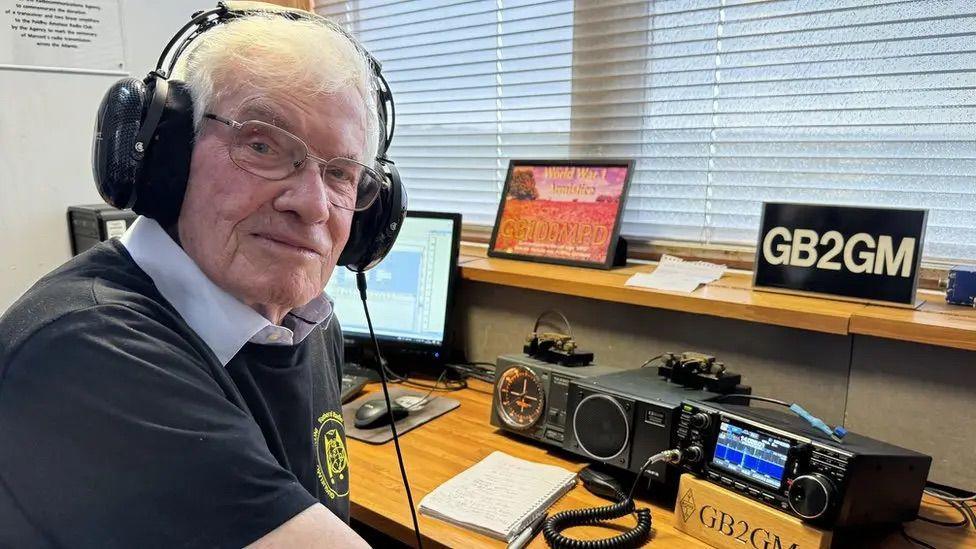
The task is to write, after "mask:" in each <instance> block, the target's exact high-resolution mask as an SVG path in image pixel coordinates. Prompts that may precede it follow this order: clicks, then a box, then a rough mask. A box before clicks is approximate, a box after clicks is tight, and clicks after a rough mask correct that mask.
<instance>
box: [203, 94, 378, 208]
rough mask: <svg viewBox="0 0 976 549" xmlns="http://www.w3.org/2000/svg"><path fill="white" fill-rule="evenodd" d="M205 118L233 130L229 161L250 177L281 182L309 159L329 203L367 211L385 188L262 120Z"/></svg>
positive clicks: (372, 173) (358, 168)
mask: <svg viewBox="0 0 976 549" xmlns="http://www.w3.org/2000/svg"><path fill="white" fill-rule="evenodd" d="M203 116H204V118H209V119H210V120H215V121H217V122H220V123H222V124H226V125H227V126H229V127H230V128H232V129H233V130H234V141H233V143H232V144H231V147H230V159H231V160H233V161H234V164H237V166H238V167H239V168H240V169H242V170H244V171H246V172H248V173H251V174H254V175H256V176H259V177H263V178H265V179H270V180H272V181H280V180H282V179H285V178H286V177H288V176H290V175H292V174H293V173H295V172H296V171H298V170H299V169H301V168H302V166H304V165H305V162H306V161H308V160H309V159H311V160H313V161H315V162H317V163H318V164H319V166H320V170H321V176H322V181H324V182H325V184H326V186H327V187H328V194H329V202H331V203H332V204H334V205H335V206H338V207H339V208H342V209H345V210H353V211H357V212H358V211H362V210H365V209H366V208H368V207H369V206H370V205H371V204H372V203H373V201H374V200H376V197H377V196H378V195H379V193H380V188H381V187H382V186H383V184H384V181H385V179H384V178H383V176H381V175H380V174H379V173H378V172H377V171H376V170H374V169H372V168H370V167H369V166H367V165H365V164H363V163H361V162H357V161H355V160H353V159H351V158H343V157H337V158H333V159H332V160H326V159H324V158H319V157H317V156H314V155H312V154H310V153H309V152H308V145H306V144H305V142H304V141H302V140H301V139H300V138H299V137H298V136H296V135H294V134H292V133H289V132H287V131H285V130H283V129H281V128H279V127H277V126H274V125H271V124H267V123H265V122H261V121H259V120H248V121H246V122H237V121H235V120H230V119H227V118H224V117H222V116H218V115H216V114H213V113H206V114H204V115H203Z"/></svg>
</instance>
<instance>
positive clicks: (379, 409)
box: [353, 398, 410, 429]
mask: <svg viewBox="0 0 976 549" xmlns="http://www.w3.org/2000/svg"><path fill="white" fill-rule="evenodd" d="M391 409H392V411H393V418H394V421H399V420H401V419H403V418H405V417H407V416H408V415H410V410H408V409H407V408H405V407H403V406H401V405H400V404H398V403H396V402H393V407H392V408H391ZM353 424H354V425H355V426H356V427H357V428H359V429H375V428H377V427H382V426H383V425H389V424H390V414H388V413H387V412H386V400H384V399H382V398H374V399H373V400H367V401H366V402H364V403H363V404H362V405H361V406H360V407H359V409H358V410H356V421H355V422H353Z"/></svg>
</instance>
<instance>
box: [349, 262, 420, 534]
mask: <svg viewBox="0 0 976 549" xmlns="http://www.w3.org/2000/svg"><path fill="white" fill-rule="evenodd" d="M356 286H357V287H358V288H359V298H360V299H362V300H363V311H364V312H365V313H366V326H368V327H369V337H370V339H372V340H373V347H374V348H375V349H376V358H377V361H378V362H379V363H380V365H381V368H379V371H380V382H381V384H382V385H383V398H384V399H385V400H386V413H387V414H389V416H390V431H392V432H393V446H394V447H396V455H397V462H398V463H399V464H400V476H401V477H403V487H404V488H405V489H406V491H407V504H408V505H409V506H410V518H411V519H413V531H414V533H415V534H416V535H417V549H422V548H423V546H424V545H423V542H421V540H420V524H418V523H417V511H416V510H415V509H414V507H413V494H411V493H410V482H409V481H408V480H407V469H406V467H404V466H403V454H402V453H401V452H400V436H399V435H398V434H397V428H396V419H395V418H394V417H393V403H392V402H390V389H389V387H387V383H386V367H385V364H384V363H383V356H382V355H381V354H380V342H379V340H378V339H376V334H375V333H373V320H372V319H371V318H370V316H369V307H368V306H367V305H366V273H365V272H364V271H356Z"/></svg>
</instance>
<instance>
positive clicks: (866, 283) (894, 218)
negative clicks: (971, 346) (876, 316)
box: [753, 202, 928, 305]
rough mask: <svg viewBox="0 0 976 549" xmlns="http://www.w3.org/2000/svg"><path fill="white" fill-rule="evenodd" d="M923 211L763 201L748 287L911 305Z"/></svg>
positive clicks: (919, 256) (925, 212)
mask: <svg viewBox="0 0 976 549" xmlns="http://www.w3.org/2000/svg"><path fill="white" fill-rule="evenodd" d="M927 214H928V212H927V211H926V210H909V209H893V208H891V209H889V208H862V207H852V206H818V205H812V204H787V203H781V202H766V203H764V204H763V217H762V223H761V224H760V231H759V243H758V245H757V246H756V265H755V270H754V271H755V272H754V275H753V285H754V286H756V287H759V288H767V289H777V290H783V291H790V292H813V293H818V294H829V295H833V296H838V297H843V298H846V299H853V300H859V301H860V300H865V301H884V302H890V303H897V304H901V305H914V301H915V289H916V285H917V282H918V270H919V264H920V262H921V259H922V241H923V239H924V237H925V222H926V217H927Z"/></svg>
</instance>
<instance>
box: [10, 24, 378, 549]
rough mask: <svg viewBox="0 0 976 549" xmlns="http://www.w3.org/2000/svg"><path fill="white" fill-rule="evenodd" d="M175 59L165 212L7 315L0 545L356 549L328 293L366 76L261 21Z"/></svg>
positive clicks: (297, 31)
mask: <svg viewBox="0 0 976 549" xmlns="http://www.w3.org/2000/svg"><path fill="white" fill-rule="evenodd" d="M184 57H185V59H184V61H185V63H184V66H183V69H182V74H181V76H182V77H183V79H184V80H185V82H186V85H187V87H188V88H189V92H190V95H191V96H192V100H193V113H194V120H195V141H194V143H193V149H192V160H191V161H190V165H189V177H188V179H187V183H186V192H185V197H184V200H183V203H182V208H181V209H180V210H179V213H178V218H177V219H176V221H175V222H170V223H168V222H164V223H163V224H160V223H158V222H157V221H156V220H154V219H152V218H149V217H140V218H139V219H138V220H137V221H136V223H135V224H134V225H133V226H132V227H131V228H130V229H129V231H128V232H127V233H126V234H125V235H124V236H123V237H122V238H121V239H120V240H113V241H109V242H107V243H103V244H101V245H99V246H97V247H96V248H94V249H92V250H90V251H89V252H87V253H85V254H82V255H80V256H78V257H76V258H74V259H72V260H71V261H69V262H68V263H66V264H65V265H63V266H62V267H60V268H59V269H57V270H55V271H54V272H52V273H50V274H49V275H47V276H46V277H44V278H43V279H42V280H40V281H39V282H38V283H37V284H36V285H35V286H34V287H33V288H31V289H30V290H29V291H28V292H27V293H26V294H25V295H24V296H23V297H22V298H21V299H20V300H19V301H18V302H17V303H16V304H15V305H13V306H12V307H11V308H10V310H8V311H7V313H6V314H5V316H4V317H3V318H2V319H0V547H55V546H56V547H240V546H244V545H248V544H253V545H254V546H257V547H262V546H269V547H270V546H276V547H342V546H359V545H365V543H364V542H363V540H362V539H361V538H360V537H359V536H358V535H357V534H356V533H354V532H353V531H352V530H351V529H350V528H349V526H348V525H347V522H348V515H349V502H348V494H349V472H348V466H347V463H346V451H345V435H344V431H343V425H342V416H341V414H340V402H339V384H338V379H337V378H338V372H339V367H340V364H341V360H342V337H341V332H340V328H339V324H338V321H337V319H336V318H335V317H334V315H333V313H332V305H331V302H330V301H329V300H328V298H327V297H326V296H325V295H324V294H323V288H324V287H325V285H326V282H327V281H328V279H329V277H330V276H331V274H332V272H333V269H334V268H335V267H336V263H337V261H338V258H339V255H340V252H341V251H342V250H343V247H344V246H345V244H346V242H347V239H348V238H349V232H350V223H351V219H352V216H353V213H354V211H357V210H359V209H362V207H363V206H364V205H368V203H369V202H370V201H372V200H374V199H375V198H376V194H377V192H378V190H377V188H378V185H379V184H382V181H380V180H379V179H377V180H375V181H372V183H375V184H374V185H365V186H364V185H362V184H361V181H363V180H364V177H365V180H369V179H370V177H373V178H379V175H378V174H376V173H375V172H371V171H370V170H369V168H367V167H365V166H363V165H362V164H363V163H365V164H370V165H372V164H373V160H372V159H373V158H374V157H375V155H376V151H377V146H378V145H377V141H378V137H377V135H378V130H377V115H376V108H375V99H374V98H373V97H371V94H372V92H371V91H370V88H369V85H368V82H369V78H370V76H371V73H369V70H370V69H369V66H368V64H367V61H366V60H365V58H364V56H363V54H362V52H361V51H359V50H358V49H357V48H356V47H354V45H353V44H352V42H351V41H350V40H349V39H348V38H347V37H346V36H344V35H343V34H342V33H339V32H336V31H335V30H334V29H333V28H331V27H330V26H329V25H326V24H324V22H323V21H316V20H314V19H308V20H302V21H294V20H289V19H287V18H284V17H280V16H267V15H264V16H262V15H249V16H245V17H240V18H237V19H233V20H230V21H229V22H226V23H224V24H220V25H217V26H216V27H214V28H213V29H211V30H208V31H207V32H205V33H204V34H203V35H201V36H200V37H199V38H198V39H197V40H196V41H194V42H193V43H192V48H191V49H190V50H189V52H188V53H186V54H184ZM364 174H365V176H364Z"/></svg>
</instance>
